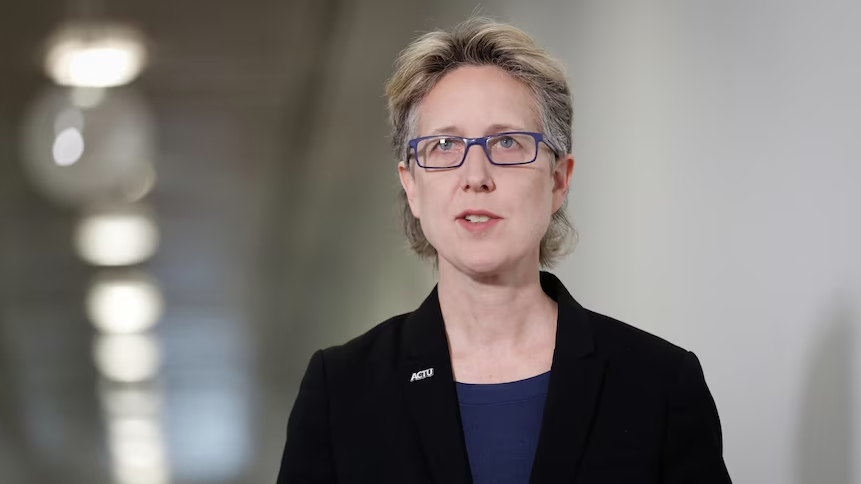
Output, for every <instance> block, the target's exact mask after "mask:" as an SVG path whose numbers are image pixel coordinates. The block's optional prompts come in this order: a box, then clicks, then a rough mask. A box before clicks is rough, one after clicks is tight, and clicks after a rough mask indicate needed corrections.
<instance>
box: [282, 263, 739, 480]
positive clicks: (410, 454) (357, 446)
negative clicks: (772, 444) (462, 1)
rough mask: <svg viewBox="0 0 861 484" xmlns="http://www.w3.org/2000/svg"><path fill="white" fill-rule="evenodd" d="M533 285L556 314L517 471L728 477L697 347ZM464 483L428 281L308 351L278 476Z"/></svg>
mask: <svg viewBox="0 0 861 484" xmlns="http://www.w3.org/2000/svg"><path fill="white" fill-rule="evenodd" d="M541 286H542V288H543V289H544V292H546V293H547V294H548V295H549V296H550V297H551V298H553V299H554V300H555V301H556V302H557V303H558V307H559V316H558V322H557V329H556V349H555V351H554V354H553V363H552V368H551V373H550V386H549V389H548V394H547V401H546V406H545V409H544V419H543V423H542V427H541V431H540V436H539V442H538V449H537V451H536V454H535V461H534V464H533V469H532V477H531V480H530V483H532V484H538V483H578V484H587V483H601V484H607V483H625V484H638V483H663V484H670V483H672V484H681V483H692V484H693V483H697V484H703V483H715V484H716V483H721V484H723V483H729V482H730V478H729V475H728V474H727V470H726V467H725V465H724V461H723V457H722V443H721V428H720V421H719V419H718V414H717V409H716V408H715V404H714V400H713V399H712V396H711V394H710V392H709V390H708V387H707V386H706V382H705V379H704V377H703V372H702V368H701V367H700V363H699V361H698V360H697V357H696V356H695V355H694V354H693V353H690V352H688V351H685V350H683V349H682V348H679V347H677V346H674V345H672V344H670V343H668V342H667V341H664V340H663V339H660V338H658V337H656V336H652V335H651V334H648V333H646V332H644V331H641V330H639V329H636V328H634V327H632V326H629V325H627V324H625V323H622V322H620V321H616V320H614V319H612V318H609V317H607V316H603V315H600V314H597V313H594V312H592V311H589V310H586V309H584V308H583V307H582V306H580V304H578V303H577V302H576V301H575V300H574V299H573V298H572V297H571V295H569V294H568V291H567V290H566V289H565V287H564V286H563V285H562V283H561V282H560V281H559V279H557V278H556V277H555V276H553V275H552V274H549V273H546V272H542V273H541ZM430 368H432V369H433V374H432V376H428V377H426V378H421V379H419V378H414V377H413V375H414V374H415V373H418V372H421V371H422V370H427V369H430ZM426 373H429V372H426ZM418 376H419V377H420V376H421V374H419V375H418ZM470 482H472V477H471V474H470V470H469V463H468V457H467V453H466V445H465V441H464V437H463V431H462V428H461V421H460V410H459V406H458V402H457V394H456V390H455V382H454V378H453V376H452V368H451V357H450V354H449V350H448V341H447V339H446V333H445V326H444V323H443V319H442V313H441V311H440V307H439V299H438V298H437V289H436V288H434V290H433V291H432V292H431V293H430V295H429V296H428V297H427V299H425V301H424V303H422V305H421V307H419V308H418V310H416V311H414V312H412V313H407V314H403V315H400V316H395V317H394V318H391V319H389V320H388V321H385V322H383V323H381V324H380V325H378V326H376V327H375V328H373V329H371V330H370V331H368V332H367V333H365V334H364V335H362V336H359V337H358V338H355V339H353V340H352V341H350V342H348V343H346V344H344V345H342V346H336V347H332V348H328V349H325V350H319V351H317V352H316V353H314V355H313V356H312V357H311V362H310V364H309V365H308V369H307V372H306V373H305V377H304V378H303V380H302V383H301V385H300V388H299V394H298V396H297V398H296V403H295V404H294V406H293V411H292V412H291V414H290V418H289V421H288V424H287V444H286V446H285V448H284V455H283V458H282V461H281V469H280V473H279V476H278V483H279V484H306V483H307V484H310V483H321V484H322V483H326V484H330V483H332V484H334V483H340V484H346V483H367V484H380V483H398V484H413V483H439V484H458V483H470Z"/></svg>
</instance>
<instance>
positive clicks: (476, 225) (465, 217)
mask: <svg viewBox="0 0 861 484" xmlns="http://www.w3.org/2000/svg"><path fill="white" fill-rule="evenodd" d="M500 220H502V217H500V216H499V215H496V214H495V213H493V212H488V211H487V210H465V211H463V212H461V213H460V214H458V216H457V222H458V224H459V225H461V226H462V227H464V228H466V229H467V230H469V231H471V232H475V231H481V230H484V229H488V228H490V227H491V226H493V225H496V223H497V222H499V221H500Z"/></svg>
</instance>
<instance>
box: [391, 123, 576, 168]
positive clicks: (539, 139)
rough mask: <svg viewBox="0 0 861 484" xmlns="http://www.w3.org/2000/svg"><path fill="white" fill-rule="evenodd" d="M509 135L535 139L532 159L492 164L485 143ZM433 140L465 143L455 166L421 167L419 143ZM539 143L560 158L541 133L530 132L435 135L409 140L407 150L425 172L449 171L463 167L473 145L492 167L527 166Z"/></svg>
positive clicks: (533, 159) (408, 158)
mask: <svg viewBox="0 0 861 484" xmlns="http://www.w3.org/2000/svg"><path fill="white" fill-rule="evenodd" d="M509 134H523V135H529V136H532V137H533V138H534V139H535V156H533V157H532V159H531V160H529V161H523V162H520V163H494V162H493V160H492V159H490V152H489V151H487V141H488V140H489V139H490V138H498V137H500V136H505V135H509ZM433 138H454V139H459V140H462V141H463V142H464V143H466V147H465V148H464V149H463V158H461V160H460V163H458V164H456V165H451V166H424V165H422V164H421V162H420V161H419V142H420V141H424V140H426V139H433ZM539 143H544V144H545V145H547V147H548V148H550V151H551V152H552V153H553V156H554V157H556V159H557V160H558V159H559V156H560V155H559V151H558V150H557V149H556V148H554V147H553V145H552V144H550V142H549V141H547V139H546V138H545V137H544V134H543V133H533V132H531V131H506V132H505V133H495V134H490V135H487V136H482V137H480V138H464V137H463V136H453V135H447V134H435V135H433V136H422V137H421V138H414V139H411V140H409V142H408V145H409V148H410V149H411V150H412V153H413V158H415V160H416V165H418V166H420V167H421V168H424V169H425V170H451V169H453V168H458V167H459V166H461V165H463V162H464V161H466V155H467V154H469V149H470V148H471V147H472V146H474V145H478V146H481V148H482V149H483V150H484V156H485V157H486V158H487V161H489V162H490V164H492V165H496V166H517V165H528V164H529V163H534V162H535V160H537V159H538V144H539ZM409 163H410V156H409V152H407V165H409Z"/></svg>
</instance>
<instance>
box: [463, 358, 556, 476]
mask: <svg viewBox="0 0 861 484" xmlns="http://www.w3.org/2000/svg"><path fill="white" fill-rule="evenodd" d="M549 384H550V372H549V371H548V372H547V373H542V374H541V375H538V376H534V377H532V378H527V379H526V380H519V381H514V382H510V383H494V384H471V383H459V382H458V383H457V400H458V403H459V404H460V417H461V420H462V422H463V435H464V438H465V439H466V452H467V455H468V456H469V466H470V470H471V471H472V482H473V483H474V484H526V483H528V482H529V475H530V474H531V472H532V461H533V460H534V459H535V450H536V448H537V447H538V434H539V432H540V430H541V419H542V417H543V416H544V401H545V400H546V399H547V387H548V386H549Z"/></svg>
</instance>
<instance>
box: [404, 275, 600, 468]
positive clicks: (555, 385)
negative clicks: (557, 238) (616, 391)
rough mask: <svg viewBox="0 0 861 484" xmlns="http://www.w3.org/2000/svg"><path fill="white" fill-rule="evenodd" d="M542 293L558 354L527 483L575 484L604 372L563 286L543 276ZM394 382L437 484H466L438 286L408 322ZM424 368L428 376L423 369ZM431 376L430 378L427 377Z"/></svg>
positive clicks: (583, 317) (585, 319)
mask: <svg viewBox="0 0 861 484" xmlns="http://www.w3.org/2000/svg"><path fill="white" fill-rule="evenodd" d="M540 279H541V287H542V289H543V290H544V292H545V293H546V294H547V295H548V296H550V297H551V298H552V299H553V300H555V301H556V303H557V306H558V316H557V325H556V349H555V351H554V353H553V363H552V369H551V373H550V386H549V389H548V393H547V401H546V404H545V408H544V418H543V422H542V426H541V433H540V436H539V441H538V449H537V451H536V454H535V461H534V464H533V468H532V477H531V479H530V483H531V484H539V483H542V484H543V483H556V482H559V483H561V482H572V480H573V479H574V476H575V474H576V472H577V468H578V466H579V462H580V459H581V457H582V454H583V451H584V449H585V447H586V440H587V437H588V434H589V429H590V427H591V423H592V420H593V417H594V414H595V410H596V405H597V402H598V397H599V395H600V391H601V385H602V382H603V379H604V370H605V367H606V360H605V358H603V357H601V356H599V355H598V354H597V353H596V351H595V342H594V340H593V337H592V331H591V329H590V322H589V315H588V313H587V312H586V310H585V309H583V307H582V306H580V304H578V303H577V301H575V300H574V298H572V297H571V295H570V294H569V293H568V291H567V290H566V289H565V286H564V285H563V284H562V282H561V281H560V280H559V279H558V278H557V277H556V276H554V275H552V274H550V273H548V272H542V273H541V276H540ZM401 344H402V346H401V348H402V351H401V359H400V370H399V373H398V377H399V378H402V379H403V385H404V393H405V395H406V399H407V405H408V408H409V410H410V413H411V414H412V416H413V419H414V421H415V423H416V426H417V428H418V433H419V438H420V439H421V442H422V447H423V449H424V451H425V455H426V457H427V459H428V463H429V466H430V469H431V473H432V475H433V478H434V481H435V482H438V483H445V484H456V483H471V482H472V477H471V473H470V469H469V461H468V457H467V453H466V443H465V440H464V436H463V430H462V423H461V419H460V408H459V406H458V402H457V390H456V386H455V381H454V377H453V371H452V367H451V354H450V351H449V346H448V339H447V337H446V332H445V323H444V321H443V318H442V311H441V310H440V306H439V297H438V293H437V287H434V289H433V291H431V293H430V295H428V297H427V298H426V299H425V300H424V302H423V303H422V305H421V306H420V307H419V308H418V309H417V310H416V311H414V312H413V313H412V314H411V315H410V316H409V318H408V319H407V321H406V324H405V325H404V328H403V333H402V341H401ZM424 370H428V371H424ZM430 372H432V373H430Z"/></svg>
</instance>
